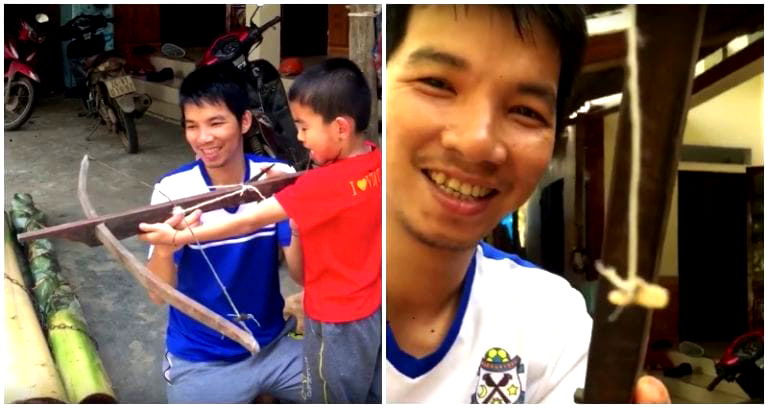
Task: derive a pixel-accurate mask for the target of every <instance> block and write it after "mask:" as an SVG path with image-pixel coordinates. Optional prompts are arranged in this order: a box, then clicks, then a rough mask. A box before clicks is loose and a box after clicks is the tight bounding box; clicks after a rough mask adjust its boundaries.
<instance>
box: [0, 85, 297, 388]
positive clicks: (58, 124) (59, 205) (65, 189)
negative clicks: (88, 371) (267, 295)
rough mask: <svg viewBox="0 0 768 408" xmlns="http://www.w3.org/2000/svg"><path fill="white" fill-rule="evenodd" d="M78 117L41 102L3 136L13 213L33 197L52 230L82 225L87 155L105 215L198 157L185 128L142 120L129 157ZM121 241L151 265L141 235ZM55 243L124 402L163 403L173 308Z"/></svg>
mask: <svg viewBox="0 0 768 408" xmlns="http://www.w3.org/2000/svg"><path fill="white" fill-rule="evenodd" d="M79 110H80V107H79V102H78V101H77V100H75V99H64V98H61V97H51V98H47V99H43V100H41V101H40V103H39V104H38V105H37V106H36V108H35V111H34V112H33V114H32V118H31V120H30V121H29V122H28V123H27V124H25V125H24V126H23V127H22V128H21V129H20V130H17V131H14V132H5V133H4V147H5V150H4V159H5V183H4V199H5V202H4V208H5V209H6V210H7V209H9V207H10V199H11V197H12V196H13V194H14V193H17V192H28V193H30V194H32V197H33V199H34V201H35V203H36V206H37V207H38V208H39V209H40V210H42V211H43V212H44V213H45V214H46V215H47V217H48V218H47V219H48V221H47V224H48V225H57V224H61V223H65V222H70V221H76V220H79V219H82V218H84V216H83V213H82V210H81V209H80V204H79V202H78V200H77V176H78V171H79V166H80V160H82V158H83V155H85V154H88V155H90V156H91V157H92V158H93V159H95V160H92V162H91V166H90V170H89V180H88V193H89V196H90V198H91V201H92V203H93V206H94V207H95V209H96V211H97V212H98V213H99V214H107V213H112V212H119V211H124V210H128V209H131V208H135V207H139V206H143V205H147V204H148V203H149V198H150V195H151V193H152V190H151V187H150V186H151V185H152V184H154V181H155V180H156V179H157V178H158V177H160V176H162V175H163V174H165V173H166V172H168V171H169V170H171V169H173V168H175V167H177V166H179V165H181V164H184V163H186V162H189V161H191V160H192V159H193V154H192V152H191V150H190V149H189V147H188V146H187V144H186V141H185V140H184V137H183V134H182V132H181V128H180V126H179V125H177V124H171V123H167V122H163V121H160V120H158V119H155V118H152V117H147V116H145V117H143V118H141V119H140V120H138V121H137V122H136V127H137V130H138V134H139V146H140V147H139V148H140V151H139V153H138V154H135V155H128V154H126V153H125V151H124V150H123V146H122V144H121V142H120V140H119V138H118V137H117V136H116V135H114V134H110V133H108V132H107V130H106V128H105V127H103V126H99V125H98V120H97V119H91V118H81V117H78V115H77V113H78V111H79ZM100 162H102V163H105V164H106V165H108V166H110V167H112V168H113V169H114V170H113V169H110V168H108V167H106V166H105V165H103V164H101V163H100ZM122 243H123V245H125V247H126V248H128V249H129V250H130V251H131V252H132V253H133V254H134V255H135V256H136V257H137V258H138V259H146V251H147V246H146V245H145V244H144V243H142V242H141V241H139V240H138V239H136V238H129V239H125V240H124V241H122ZM54 245H55V247H56V253H57V256H58V260H59V263H60V264H61V267H62V273H63V274H64V276H65V277H66V278H67V279H68V280H69V282H70V283H71V285H72V286H73V288H74V289H75V291H76V293H77V295H78V298H79V299H80V303H81V305H82V307H83V311H84V314H85V317H86V319H87V320H88V325H89V328H90V331H91V335H92V336H93V337H94V338H95V339H96V341H97V342H98V346H99V352H100V355H101V358H102V360H103V362H104V365H105V367H106V370H107V372H108V374H109V376H110V379H111V380H112V383H113V386H114V390H115V393H116V394H117V398H118V400H119V401H120V402H123V403H162V402H165V401H166V398H165V382H164V380H163V378H162V374H161V356H162V353H163V351H164V349H165V346H164V338H165V325H166V318H167V316H166V315H167V312H166V310H167V308H166V307H159V306H156V305H154V304H152V303H151V302H150V301H149V299H148V298H147V296H146V293H145V291H144V289H143V288H142V287H141V286H140V285H139V284H138V283H137V282H136V281H134V280H133V278H132V277H131V276H130V274H129V273H128V272H127V271H126V270H124V269H123V268H122V266H121V265H120V264H118V263H117V262H115V261H114V260H113V259H112V258H111V256H110V255H109V254H108V253H107V252H106V250H104V249H103V248H102V247H96V248H90V247H88V246H86V245H84V244H80V243H75V242H70V241H65V240H55V241H54ZM281 284H282V292H283V293H295V292H297V291H298V286H297V285H296V284H295V283H293V282H292V281H291V279H290V278H289V277H288V276H287V274H286V273H285V271H284V270H281Z"/></svg>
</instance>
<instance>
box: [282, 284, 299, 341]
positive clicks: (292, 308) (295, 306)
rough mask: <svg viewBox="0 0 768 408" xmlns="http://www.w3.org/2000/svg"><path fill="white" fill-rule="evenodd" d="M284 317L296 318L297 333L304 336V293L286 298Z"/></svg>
mask: <svg viewBox="0 0 768 408" xmlns="http://www.w3.org/2000/svg"><path fill="white" fill-rule="evenodd" d="M283 316H284V317H288V316H293V317H295V318H296V333H297V334H304V291H301V292H299V293H295V294H293V295H291V296H288V297H287V298H285V307H284V308H283Z"/></svg>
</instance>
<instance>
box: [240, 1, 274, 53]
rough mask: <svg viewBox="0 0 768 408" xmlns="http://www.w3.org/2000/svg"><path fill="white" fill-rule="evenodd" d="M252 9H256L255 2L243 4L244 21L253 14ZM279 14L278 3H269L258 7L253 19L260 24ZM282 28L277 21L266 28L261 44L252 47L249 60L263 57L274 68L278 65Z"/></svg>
mask: <svg viewBox="0 0 768 408" xmlns="http://www.w3.org/2000/svg"><path fill="white" fill-rule="evenodd" d="M254 10H256V5H255V4H247V5H246V6H245V20H246V21H245V23H246V24H248V23H249V21H250V20H249V19H250V18H251V15H252V14H253V12H254ZM279 15H280V5H279V4H270V5H263V6H261V8H260V9H259V11H258V12H257V13H256V16H255V17H254V21H255V22H256V24H257V25H259V26H261V25H262V24H264V23H266V22H267V21H269V20H271V19H272V18H273V17H275V16H279ZM281 29H282V24H281V23H277V24H276V25H274V26H273V27H272V28H270V29H269V30H267V32H266V33H264V41H263V42H262V43H261V45H260V46H259V47H258V48H256V49H254V50H253V51H252V52H251V54H250V55H249V58H248V59H249V60H251V61H253V60H256V59H265V60H267V61H269V62H270V63H272V65H274V66H275V68H277V67H279V66H280V30H281Z"/></svg>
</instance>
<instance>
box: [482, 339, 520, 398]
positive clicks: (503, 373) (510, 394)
mask: <svg viewBox="0 0 768 408" xmlns="http://www.w3.org/2000/svg"><path fill="white" fill-rule="evenodd" d="M524 388H525V366H524V364H523V363H522V360H521V359H520V357H519V356H514V357H512V358H510V356H509V353H508V352H507V350H504V349H503V348H500V347H493V348H491V349H489V350H488V351H486V352H485V355H484V356H483V358H482V360H480V367H478V369H477V386H476V387H475V392H474V394H472V403H473V404H522V403H524V402H525V389H524Z"/></svg>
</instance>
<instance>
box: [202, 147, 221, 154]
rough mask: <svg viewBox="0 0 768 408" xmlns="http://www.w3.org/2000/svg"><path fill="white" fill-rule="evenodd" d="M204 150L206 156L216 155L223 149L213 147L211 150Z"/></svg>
mask: <svg viewBox="0 0 768 408" xmlns="http://www.w3.org/2000/svg"><path fill="white" fill-rule="evenodd" d="M202 150H203V153H204V154H214V153H216V152H218V151H219V150H221V148H220V147H212V148H209V149H202Z"/></svg>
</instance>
